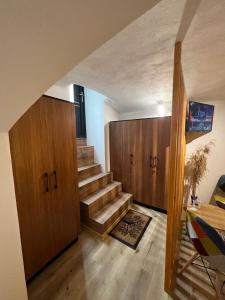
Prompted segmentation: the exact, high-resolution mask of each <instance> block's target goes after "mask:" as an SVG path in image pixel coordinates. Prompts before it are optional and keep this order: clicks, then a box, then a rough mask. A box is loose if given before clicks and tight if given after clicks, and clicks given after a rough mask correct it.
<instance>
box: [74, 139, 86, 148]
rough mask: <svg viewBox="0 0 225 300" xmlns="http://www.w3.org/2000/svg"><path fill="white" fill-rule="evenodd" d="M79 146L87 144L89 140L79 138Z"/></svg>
mask: <svg viewBox="0 0 225 300" xmlns="http://www.w3.org/2000/svg"><path fill="white" fill-rule="evenodd" d="M76 140H77V146H86V145H87V140H86V139H85V138H77V139H76Z"/></svg>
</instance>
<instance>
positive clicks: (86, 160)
mask: <svg viewBox="0 0 225 300" xmlns="http://www.w3.org/2000/svg"><path fill="white" fill-rule="evenodd" d="M77 162H78V168H80V167H83V166H89V165H93V164H94V147H93V146H78V147H77Z"/></svg>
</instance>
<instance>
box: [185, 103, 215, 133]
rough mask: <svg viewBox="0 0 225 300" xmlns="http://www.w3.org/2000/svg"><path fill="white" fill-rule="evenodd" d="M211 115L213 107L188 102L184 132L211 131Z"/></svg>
mask: <svg viewBox="0 0 225 300" xmlns="http://www.w3.org/2000/svg"><path fill="white" fill-rule="evenodd" d="M213 115H214V106H213V105H209V104H204V103H199V102H194V101H189V105H188V110H187V122H186V131H188V132H195V131H211V130H212V124H213Z"/></svg>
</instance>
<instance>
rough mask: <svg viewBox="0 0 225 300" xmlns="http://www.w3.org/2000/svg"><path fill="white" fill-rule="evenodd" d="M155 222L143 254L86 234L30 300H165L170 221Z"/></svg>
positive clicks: (33, 287) (33, 286)
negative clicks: (165, 274)
mask: <svg viewBox="0 0 225 300" xmlns="http://www.w3.org/2000/svg"><path fill="white" fill-rule="evenodd" d="M133 208H135V209H137V210H139V211H142V212H144V213H146V214H148V215H150V216H152V218H153V219H152V221H151V223H150V224H149V226H148V228H147V230H146V232H145V234H144V236H143V237H142V239H141V241H140V243H139V245H138V248H137V249H136V250H133V249H131V248H129V247H127V246H126V245H124V244H122V243H120V242H119V241H117V240H115V239H113V238H111V237H109V238H107V240H106V241H102V240H100V239H99V238H97V237H96V236H95V235H93V234H90V233H88V232H86V231H82V233H81V234H80V236H79V241H78V242H77V243H76V244H74V245H73V246H71V247H70V248H69V249H68V250H67V251H66V252H65V253H64V254H63V255H62V256H60V257H59V258H58V259H57V260H55V261H54V262H53V263H52V264H51V265H50V266H49V267H48V268H47V269H45V270H44V271H43V272H42V273H41V274H40V275H38V277H36V278H35V279H34V280H33V281H32V282H31V283H30V284H29V286H28V294H29V299H30V300H47V299H49V300H50V299H54V300H64V299H67V300H78V299H83V300H150V299H152V300H164V299H170V298H169V296H168V295H167V294H166V293H165V292H164V289H163V285H164V257H165V241H166V215H165V214H162V213H158V212H155V211H153V210H150V209H146V208H143V207H140V206H136V205H135V206H134V207H133Z"/></svg>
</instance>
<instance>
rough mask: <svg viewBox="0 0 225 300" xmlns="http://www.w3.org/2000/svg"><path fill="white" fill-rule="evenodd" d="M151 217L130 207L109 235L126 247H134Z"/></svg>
mask: <svg viewBox="0 0 225 300" xmlns="http://www.w3.org/2000/svg"><path fill="white" fill-rule="evenodd" d="M151 219H152V218H151V217H149V216H147V215H145V214H143V213H140V212H138V211H136V210H133V209H130V210H129V211H128V212H127V214H126V215H125V216H124V217H123V219H122V220H121V221H120V222H119V223H118V224H117V225H116V226H115V227H114V228H113V230H112V231H111V232H110V235H111V236H112V237H114V238H115V239H117V240H119V241H120V242H122V243H124V244H125V245H127V246H128V247H131V248H132V249H136V248H137V246H138V244H139V242H140V240H141V238H142V236H143V234H144V232H145V230H146V229H147V227H148V224H149V223H150V221H151Z"/></svg>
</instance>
